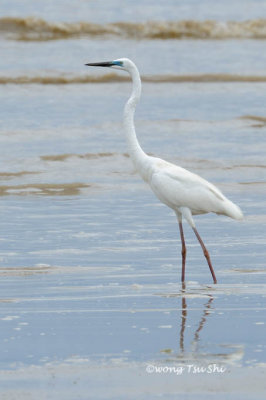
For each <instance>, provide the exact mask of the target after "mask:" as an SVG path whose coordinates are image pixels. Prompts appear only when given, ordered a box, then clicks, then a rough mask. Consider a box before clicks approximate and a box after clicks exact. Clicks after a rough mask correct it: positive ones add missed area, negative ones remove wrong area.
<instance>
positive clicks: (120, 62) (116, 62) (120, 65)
mask: <svg viewBox="0 0 266 400" xmlns="http://www.w3.org/2000/svg"><path fill="white" fill-rule="evenodd" d="M113 64H114V65H118V66H119V67H123V62H122V61H114V62H113Z"/></svg>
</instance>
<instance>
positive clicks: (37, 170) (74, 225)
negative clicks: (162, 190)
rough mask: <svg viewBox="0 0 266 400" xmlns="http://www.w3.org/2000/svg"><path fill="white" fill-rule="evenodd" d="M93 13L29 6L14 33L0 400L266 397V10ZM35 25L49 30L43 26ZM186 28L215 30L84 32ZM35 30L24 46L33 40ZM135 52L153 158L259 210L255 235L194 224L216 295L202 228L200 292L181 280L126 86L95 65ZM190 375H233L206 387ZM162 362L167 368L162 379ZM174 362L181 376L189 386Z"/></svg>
mask: <svg viewBox="0 0 266 400" xmlns="http://www.w3.org/2000/svg"><path fill="white" fill-rule="evenodd" d="M225 3H226V4H225ZM254 4H256V7H255V6H254ZM79 6H80V7H77V10H76V13H73V8H72V3H69V2H63V3H62V2H60V1H56V2H38V5H35V4H34V8H33V3H32V2H31V1H27V2H24V6H23V9H22V8H21V5H20V2H17V1H12V2H9V3H8V5H5V6H4V8H3V10H4V13H2V15H1V19H0V46H1V54H2V55H3V56H2V57H1V60H0V85H1V92H0V101H1V111H0V121H1V128H0V143H1V149H2V151H1V159H0V213H1V233H0V263H1V266H0V276H1V280H0V286H1V296H0V326H1V329H0V342H1V346H0V353H1V358H0V360H1V361H0V364H1V365H0V383H1V384H0V393H1V395H2V396H5V398H7V399H9V398H10V399H14V398H15V399H20V400H21V399H24V398H25V399H26V398H27V399H31V398H32V399H34V398H36V396H38V398H40V399H42V398H43V399H46V398H51V399H54V398H61V397H64V398H65V399H74V398H77V396H79V398H81V399H83V398H84V399H87V398H88V397H87V394H88V390H90V393H91V394H90V396H91V398H93V399H110V398H116V399H120V398H121V399H125V398H132V399H133V398H134V399H142V398H145V399H147V398H152V399H154V398H157V397H158V398H159V397H160V398H164V399H168V398H173V396H175V395H178V394H180V395H186V396H187V398H188V399H195V398H197V399H201V398H210V397H209V396H211V395H212V393H213V391H215V392H216V397H217V399H220V398H224V395H225V394H226V396H227V397H228V398H234V400H235V399H236V398H241V399H249V398H250V399H253V400H254V399H259V398H264V397H263V396H264V393H265V391H266V388H265V360H266V346H265V323H266V321H265V309H266V306H265V304H266V303H265V298H266V280H265V277H266V265H265V255H266V254H265V253H266V250H265V248H266V247H265V244H266V235H265V233H266V217H265V194H266V180H265V168H266V163H265V151H266V145H265V133H266V123H265V122H266V114H265V92H266V74H265V72H264V71H265V61H266V60H265V39H260V40H257V39H256V35H257V33H258V29H259V34H260V35H261V37H262V36H263V32H264V30H265V26H264V25H265V23H264V22H263V20H262V21H257V19H258V18H259V17H263V15H264V14H263V13H264V11H265V10H264V8H265V5H264V2H260V1H256V2H255V3H254V1H253V2H252V3H251V2H249V1H246V2H245V6H243V3H242V2H241V3H239V2H237V1H233V2H232V1H231V2H230V4H229V2H223V4H221V6H220V5H219V4H217V5H215V7H213V6H210V4H209V1H207V0H206V1H204V2H201V6H200V5H199V3H198V2H195V1H191V2H188V4H187V3H186V4H181V3H180V4H179V2H178V4H177V3H176V2H171V1H167V3H164V6H163V7H162V6H160V5H157V6H156V7H155V6H154V4H151V2H150V1H145V2H144V3H143V2H141V3H140V2H134V5H132V6H130V7H129V8H125V7H122V8H121V3H120V2H119V1H112V2H109V3H108V7H106V8H105V9H104V10H103V9H102V8H101V7H100V6H99V4H98V3H97V2H79ZM137 10H139V12H138V11H137ZM140 11H141V12H140ZM30 16H36V17H38V18H42V20H43V21H44V22H45V24H43V22H40V21H39V20H36V21H35V22H34V24H35V25H34V26H33V25H32V20H31V19H29V17H30ZM7 17H12V18H13V19H12V20H11V21H10V20H9V22H8V24H7V25H6V18H7ZM18 17H19V18H22V20H19V21H17V18H18ZM208 18H211V19H213V21H214V22H215V21H216V22H215V23H214V24H213V27H214V28H212V29H214V30H212V31H211V33H212V34H214V33H215V32H216V29H217V27H219V29H220V28H221V26H223V25H219V24H220V23H221V22H222V23H224V22H226V24H227V25H226V27H227V33H228V29H229V32H230V35H231V37H232V38H231V39H230V38H228V35H227V38H225V37H222V36H221V35H220V37H219V38H218V39H213V38H210V37H206V38H202V37H201V36H200V35H199V33H200V30H201V29H203V28H204V29H206V26H205V25H204V24H205V23H204V21H205V20H207V19H208ZM248 18H250V19H253V25H252V26H253V28H254V29H255V31H256V32H257V33H256V34H251V31H250V24H244V25H243V24H242V25H237V24H236V25H234V26H233V28H232V25H230V24H229V23H228V22H229V21H235V22H241V21H246V20H247V19H248ZM185 19H191V20H192V21H194V22H197V21H201V25H200V27H198V29H199V30H198V31H196V33H195V31H193V32H194V33H193V34H194V38H193V39H191V38H189V37H188V35H187V33H186V35H183V36H182V37H180V36H178V35H177V34H176V37H174V38H168V39H165V38H164V40H161V39H160V40H158V39H155V38H152V37H151V34H150V33H149V35H150V36H149V38H147V37H140V36H139V35H140V34H139V32H138V37H134V31H130V32H131V33H130V34H128V33H127V35H122V36H121V38H119V39H118V37H117V36H116V37H114V36H113V35H114V34H113V33H112V32H107V33H104V34H103V35H101V34H99V33H98V34H97V35H96V36H93V35H92V34H91V33H88V32H87V31H86V32H85V31H81V34H76V33H75V32H74V31H73V29H77V26H76V25H75V26H73V25H71V24H72V23H73V22H77V23H78V24H80V23H81V22H82V23H84V22H86V23H87V24H92V23H97V24H100V26H101V29H102V27H104V28H105V29H107V28H108V29H110V27H108V26H107V25H106V24H109V23H117V22H121V21H124V22H125V21H127V22H129V23H135V22H145V21H147V20H149V21H154V22H156V21H157V22H156V24H157V25H156V24H155V25H156V29H158V24H159V22H158V21H159V20H160V21H163V20H164V21H166V22H164V24H163V27H160V29H164V32H165V29H168V28H169V26H170V24H169V23H167V21H168V22H169V21H175V22H178V23H177V24H176V25H175V29H177V28H178V29H180V26H183V25H182V24H183V22H182V21H184V20H185ZM180 21H181V22H180ZM58 22H62V23H70V25H71V26H70V27H69V26H68V29H70V33H68V34H67V35H66V34H65V33H64V35H65V36H64V35H62V34H61V33H60V35H61V37H60V38H59V39H58V37H50V38H49V37H47V32H48V36H49V35H51V33H52V34H53V32H58V29H59V28H58V26H57V25H56V24H57V23H58ZM10 24H11V25H12V24H13V25H12V29H11V28H10V26H11V25H10ZM21 24H22V25H23V26H24V28H23V29H24V31H23V32H22V33H23V34H24V35H25V32H26V34H27V35H28V36H27V37H24V38H23V37H19V35H21V26H22V25H21ZM180 24H181V25H180ZM206 24H207V23H206ZM217 24H218V25H217ZM144 25H145V24H144ZM192 25H193V24H192ZM25 26H26V28H25ZM80 26H81V25H78V27H80ZM82 26H83V25H82ZM208 26H209V25H208ZM193 27H194V28H195V24H194V25H193ZM236 27H237V29H238V31H237V32H238V33H237V35H238V36H237V35H236V30H235V29H236ZM55 28H56V29H55ZM61 28H62V29H63V30H64V32H65V29H66V25H64V24H63V25H62V26H61ZM61 28H60V29H61ZM87 28H88V26H87V27H86V29H87ZM98 28H99V26H98ZM98 28H97V29H98ZM131 28H132V26H131ZM142 28H143V26H142V27H139V29H140V32H142V31H141V29H142ZM194 28H193V29H194ZM240 28H241V29H242V30H241V29H240ZM253 28H252V29H253ZM82 29H83V28H82ZM108 29H107V31H108ZM112 29H113V28H112ZM126 29H127V31H128V29H129V25H126ZM230 29H231V30H230ZM239 29H240V31H241V32H242V33H241V35H242V36H241V35H240V37H239V32H240V31H239ZM60 32H62V31H60ZM73 32H74V33H75V34H74V33H73ZM149 32H150V31H149ZM191 32H192V31H190V33H191ZM219 32H220V31H219ZM252 32H253V31H252ZM135 33H136V32H135ZM161 33H162V31H161ZM36 35H37V36H38V35H39V37H37V36H36ZM195 35H198V36H196V37H195ZM44 36H45V37H44ZM135 36H136V35H135ZM245 37H249V39H245ZM124 55H127V56H129V57H131V58H133V59H134V60H135V61H136V63H137V65H138V66H139V68H140V71H141V74H142V75H143V96H142V99H141V102H140V104H139V106H138V109H137V112H136V129H137V132H138V136H139V140H140V142H141V145H142V146H143V148H144V149H145V150H146V151H147V152H148V153H149V154H153V155H158V156H161V157H163V158H165V159H167V160H169V161H172V162H174V163H177V164H179V165H181V166H183V167H185V168H188V169H189V170H191V171H193V172H196V173H199V174H200V175H201V176H203V177H204V178H206V179H209V180H210V181H212V182H213V183H215V184H217V186H219V188H221V189H222V191H223V192H224V194H226V195H227V196H228V197H229V198H230V199H232V200H233V201H234V202H236V203H237V204H239V206H240V207H241V208H242V210H243V212H244V214H245V219H244V221H243V222H241V223H239V222H236V221H233V220H230V219H228V218H225V217H218V216H215V215H205V216H199V217H196V223H197V227H198V230H199V232H200V233H201V235H202V237H203V239H204V241H205V243H206V245H207V247H208V249H209V251H210V254H211V256H212V260H213V264H214V268H215V272H216V275H217V278H218V285H213V284H212V283H211V282H212V281H211V275H210V273H209V270H208V266H207V264H206V262H205V259H204V256H203V255H202V252H201V249H200V247H199V245H198V243H197V241H196V238H195V237H194V234H193V232H192V231H191V229H190V228H189V227H188V226H185V235H186V240H187V245H188V256H187V270H186V277H187V282H186V286H185V287H184V286H183V287H182V285H181V284H180V274H181V271H180V269H181V254H180V250H181V249H180V241H179V236H178V226H177V223H176V220H175V217H174V215H173V213H172V212H171V210H169V209H168V208H166V207H165V206H163V205H162V204H160V203H159V202H158V201H157V200H156V199H155V198H154V196H153V194H152V193H151V192H150V190H149V188H148V187H146V186H145V184H144V183H143V182H142V181H141V180H140V178H139V177H138V175H137V174H136V172H135V171H134V169H133V166H132V164H131V161H130V158H129V156H128V153H127V149H126V144H125V139H124V136H123V130H122V124H121V118H122V110H123V105H124V103H125V101H126V99H127V97H128V95H129V92H130V83H129V82H128V78H127V76H126V75H125V74H120V73H119V72H118V71H115V74H113V75H110V74H109V71H103V70H100V71H98V70H92V71H91V70H89V69H86V68H85V67H84V66H83V64H84V63H85V62H88V61H100V60H104V59H112V58H116V57H121V56H124ZM158 55H159V56H158ZM191 364H193V365H194V366H196V367H197V368H205V367H206V368H208V366H213V365H217V366H219V368H225V371H226V372H222V373H218V372H217V371H216V372H214V373H211V374H208V373H207V372H206V371H205V372H201V373H200V372H197V373H194V374H192V373H190V372H188V366H189V365H191ZM149 365H152V367H153V368H155V366H161V367H165V368H166V369H165V370H164V372H162V373H160V372H156V371H155V372H154V370H153V372H150V373H149V372H147V371H146V368H147V366H149ZM171 366H175V367H183V368H184V371H183V372H182V373H181V374H180V376H177V374H173V373H171V371H170V369H169V368H170V367H171ZM243 377H245V379H244V378H243ZM103 382H104V384H103ZM123 382H124V383H123ZM180 382H181V383H182V384H180ZM104 386H105V387H107V386H109V387H110V390H109V392H108V393H107V392H106V391H103V390H102V389H101V388H102V387H104ZM251 387H252V388H253V391H252V390H251ZM254 387H256V390H255V389H254ZM144 393H146V395H145V396H144ZM234 395H235V397H230V396H234ZM237 396H238V397H237Z"/></svg>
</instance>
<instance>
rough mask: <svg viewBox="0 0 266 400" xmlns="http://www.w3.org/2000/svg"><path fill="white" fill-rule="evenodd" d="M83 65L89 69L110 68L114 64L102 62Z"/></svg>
mask: <svg viewBox="0 0 266 400" xmlns="http://www.w3.org/2000/svg"><path fill="white" fill-rule="evenodd" d="M85 65H88V66H89V67H111V66H112V65H114V63H113V61H104V62H99V63H89V64H85Z"/></svg>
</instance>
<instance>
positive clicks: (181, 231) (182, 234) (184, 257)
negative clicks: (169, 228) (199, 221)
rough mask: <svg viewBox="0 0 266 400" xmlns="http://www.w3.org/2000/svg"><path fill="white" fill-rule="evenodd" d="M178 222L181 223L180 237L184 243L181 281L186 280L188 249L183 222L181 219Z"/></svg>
mask: <svg viewBox="0 0 266 400" xmlns="http://www.w3.org/2000/svg"><path fill="white" fill-rule="evenodd" d="M178 224H179V230H180V237H181V243H182V251H181V254H182V276H181V281H182V282H185V268H186V254H187V249H186V243H185V236H184V231H183V225H182V222H181V221H179V223H178Z"/></svg>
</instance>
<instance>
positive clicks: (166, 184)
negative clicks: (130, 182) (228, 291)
mask: <svg viewBox="0 0 266 400" xmlns="http://www.w3.org/2000/svg"><path fill="white" fill-rule="evenodd" d="M86 65H88V66H95V67H109V68H116V69H122V70H125V71H127V72H129V74H130V76H131V78H132V81H133V89H132V93H131V96H130V98H129V100H128V101H127V103H126V105H125V108H124V119H123V121H124V130H125V134H126V138H127V143H128V151H129V154H130V157H131V159H132V161H133V163H134V165H135V167H136V169H137V171H138V173H139V174H140V175H141V177H142V178H143V179H144V181H145V182H147V183H148V184H149V185H150V187H151V189H152V191H153V192H154V193H155V195H156V196H157V197H158V199H159V200H160V201H161V202H162V203H164V204H166V205H167V206H168V207H170V208H172V209H173V210H174V212H175V214H176V216H177V220H178V224H179V230H180V236H181V243H182V252H181V254H182V275H181V280H182V282H184V281H185V264H186V244H185V238H184V231H183V225H182V218H184V219H185V220H186V221H187V222H188V223H189V225H190V226H191V228H192V229H193V231H194V232H195V235H196V237H197V239H198V241H199V243H200V245H201V247H202V250H203V253H204V256H205V257H206V260H207V263H208V265H209V268H210V271H211V274H212V278H213V282H214V283H217V280H216V277H215V273H214V270H213V267H212V263H211V259H210V256H209V253H208V251H207V249H206V247H205V245H204V243H203V241H202V239H201V237H200V235H199V233H198V231H197V229H196V226H195V222H194V220H193V215H198V214H206V213H209V212H212V213H216V214H222V215H226V216H228V217H231V218H234V219H237V220H240V219H242V218H243V214H242V212H241V210H240V208H239V207H238V206H237V205H236V204H234V203H232V202H231V201H230V200H228V199H227V198H226V197H225V196H224V195H223V194H222V192H221V191H220V190H219V189H217V188H216V187H215V186H214V185H213V184H211V183H209V182H208V181H206V180H205V179H203V178H201V177H200V176H198V175H196V174H194V173H192V172H190V171H188V170H186V169H184V168H181V167H179V166H177V165H175V164H172V163H170V162H167V161H165V160H162V159H160V158H157V157H152V156H149V155H147V154H146V153H145V152H144V151H143V150H142V148H141V147H140V144H139V142H138V139H137V137H136V132H135V128H134V113H135V109H136V105H137V103H138V101H139V99H140V95H141V80H140V75H139V71H138V69H137V67H136V65H135V64H134V63H133V62H132V61H131V60H129V59H128V58H120V59H117V60H114V61H107V62H98V63H89V64H86Z"/></svg>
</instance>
